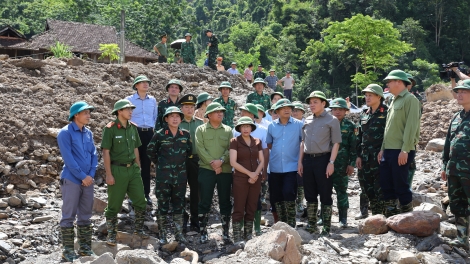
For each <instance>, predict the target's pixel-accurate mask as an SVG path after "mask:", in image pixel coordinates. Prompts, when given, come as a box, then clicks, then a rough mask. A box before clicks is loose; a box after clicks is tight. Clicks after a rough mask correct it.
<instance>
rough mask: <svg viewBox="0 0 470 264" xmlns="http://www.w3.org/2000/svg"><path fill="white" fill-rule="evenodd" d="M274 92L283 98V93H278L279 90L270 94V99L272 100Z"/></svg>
mask: <svg viewBox="0 0 470 264" xmlns="http://www.w3.org/2000/svg"><path fill="white" fill-rule="evenodd" d="M276 94H277V95H279V96H280V97H281V98H284V95H283V94H282V93H280V92H274V93H272V94H271V101H272V100H273V98H274V96H275V95H276Z"/></svg>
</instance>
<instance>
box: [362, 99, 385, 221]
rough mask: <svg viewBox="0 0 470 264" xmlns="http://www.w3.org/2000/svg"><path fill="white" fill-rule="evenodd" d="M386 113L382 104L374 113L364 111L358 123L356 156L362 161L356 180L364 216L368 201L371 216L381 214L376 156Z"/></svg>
mask: <svg viewBox="0 0 470 264" xmlns="http://www.w3.org/2000/svg"><path fill="white" fill-rule="evenodd" d="M387 111H388V107H387V106H386V105H384V104H382V105H380V106H379V107H378V108H377V110H376V111H375V112H374V113H372V109H371V108H367V109H364V110H363V112H362V113H361V118H360V121H359V122H360V124H359V127H358V136H357V155H358V157H359V158H361V159H362V168H361V169H360V170H358V174H357V178H358V179H359V184H360V185H361V191H362V192H361V195H360V208H361V212H362V213H363V215H364V216H367V214H368V212H367V209H368V203H369V201H370V207H371V211H372V214H381V213H382V211H383V208H382V202H381V196H382V195H381V191H380V182H379V178H380V171H379V163H378V161H377V155H378V154H379V152H380V148H381V146H382V141H383V135H384V130H385V123H386V121H387Z"/></svg>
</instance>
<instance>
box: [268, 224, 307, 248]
mask: <svg viewBox="0 0 470 264" xmlns="http://www.w3.org/2000/svg"><path fill="white" fill-rule="evenodd" d="M271 229H272V230H284V231H286V233H287V234H289V235H291V236H293V237H294V242H295V245H296V246H298V247H300V244H301V243H302V238H301V237H300V235H299V233H298V232H297V230H295V229H294V228H292V227H291V226H290V225H288V224H286V223H284V222H281V221H279V222H277V223H276V224H274V225H273V226H272V227H271Z"/></svg>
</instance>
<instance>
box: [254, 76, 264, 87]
mask: <svg viewBox="0 0 470 264" xmlns="http://www.w3.org/2000/svg"><path fill="white" fill-rule="evenodd" d="M257 83H262V84H264V87H266V82H265V81H264V80H263V78H256V79H255V81H254V82H253V84H252V86H253V87H255V84H257Z"/></svg>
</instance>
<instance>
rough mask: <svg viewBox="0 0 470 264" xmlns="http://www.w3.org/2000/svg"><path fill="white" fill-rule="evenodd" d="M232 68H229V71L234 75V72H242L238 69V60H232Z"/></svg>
mask: <svg viewBox="0 0 470 264" xmlns="http://www.w3.org/2000/svg"><path fill="white" fill-rule="evenodd" d="M230 67H231V68H230V69H228V70H227V72H228V73H230V74H232V75H234V74H240V73H239V72H238V70H237V63H236V62H232V64H231V65H230Z"/></svg>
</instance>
